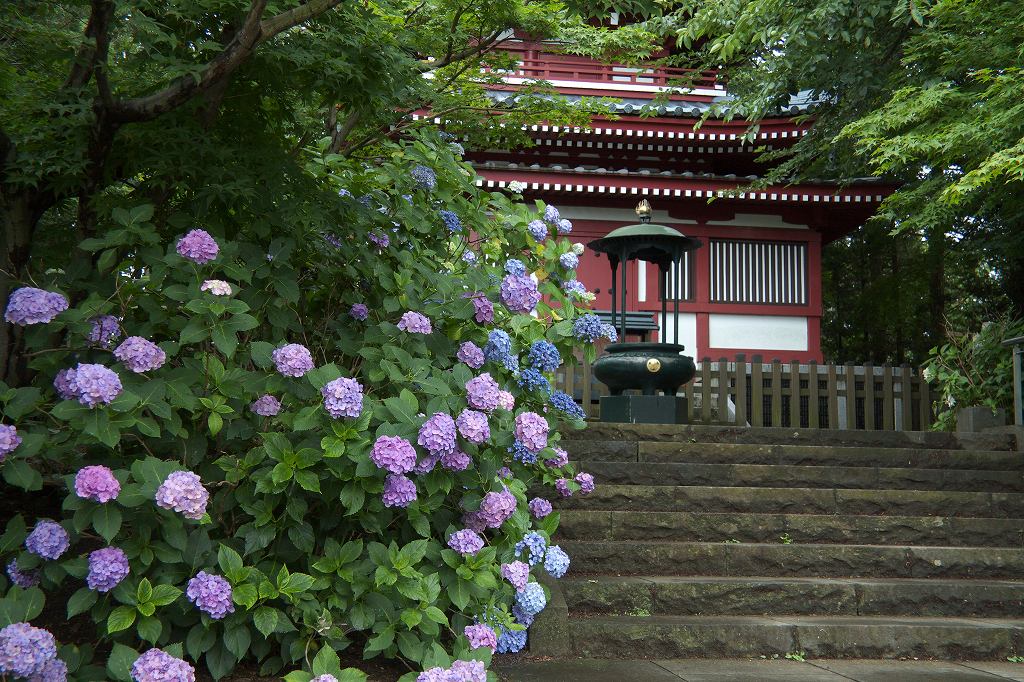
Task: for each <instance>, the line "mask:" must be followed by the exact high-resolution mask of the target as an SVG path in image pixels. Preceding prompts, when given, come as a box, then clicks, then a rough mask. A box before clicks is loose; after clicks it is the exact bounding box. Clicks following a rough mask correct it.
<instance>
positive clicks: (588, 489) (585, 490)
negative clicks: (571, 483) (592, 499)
mask: <svg viewBox="0 0 1024 682" xmlns="http://www.w3.org/2000/svg"><path fill="white" fill-rule="evenodd" d="M576 482H577V483H579V485H580V493H581V494H583V495H589V494H590V493H592V492H594V477H593V475H591V474H585V473H583V472H582V471H581V472H580V473H578V474H576Z"/></svg>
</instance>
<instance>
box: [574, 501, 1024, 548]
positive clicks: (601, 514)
mask: <svg viewBox="0 0 1024 682" xmlns="http://www.w3.org/2000/svg"><path fill="white" fill-rule="evenodd" d="M558 537H559V539H569V540H674V541H684V542H728V541H733V542H736V541H738V542H750V543H757V542H767V543H772V544H777V543H782V542H785V541H789V542H795V543H798V544H801V543H804V544H806V543H829V544H879V545H932V546H954V547H959V546H968V547H1021V546H1022V544H1024V520H1022V519H993V518H972V517H943V516H837V515H835V514H761V513H736V512H734V513H716V512H692V513H691V512H649V511H588V510H582V509H565V510H563V511H562V512H561V523H560V524H559V527H558Z"/></svg>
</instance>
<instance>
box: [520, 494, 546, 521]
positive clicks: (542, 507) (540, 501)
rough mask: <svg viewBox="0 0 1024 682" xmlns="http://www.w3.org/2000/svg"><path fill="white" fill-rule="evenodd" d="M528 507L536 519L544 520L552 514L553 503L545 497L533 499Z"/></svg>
mask: <svg viewBox="0 0 1024 682" xmlns="http://www.w3.org/2000/svg"><path fill="white" fill-rule="evenodd" d="M526 506H527V507H529V508H530V513H531V514H533V517H534V518H535V519H543V518H544V517H545V516H547V515H548V514H550V513H551V503H550V502H548V501H547V500H545V499H544V498H543V497H535V498H533V499H532V500H530V503H529V504H528V505H526Z"/></svg>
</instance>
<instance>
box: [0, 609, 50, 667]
mask: <svg viewBox="0 0 1024 682" xmlns="http://www.w3.org/2000/svg"><path fill="white" fill-rule="evenodd" d="M56 657H57V641H56V640H55V639H54V638H53V635H51V634H50V633H49V632H47V631H46V630H43V629H42V628H36V627H32V626H31V625H29V624H28V623H11V624H10V625H8V626H6V627H4V628H2V629H0V674H2V675H5V676H6V675H13V676H14V677H26V678H27V677H32V676H33V675H38V674H40V673H42V671H43V669H44V668H45V667H46V664H47V663H48V662H49V661H51V660H53V659H54V658H56Z"/></svg>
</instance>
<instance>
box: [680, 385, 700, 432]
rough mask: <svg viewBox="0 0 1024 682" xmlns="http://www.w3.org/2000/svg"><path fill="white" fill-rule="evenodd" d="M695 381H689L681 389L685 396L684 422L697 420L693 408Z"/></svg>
mask: <svg viewBox="0 0 1024 682" xmlns="http://www.w3.org/2000/svg"><path fill="white" fill-rule="evenodd" d="M695 381H696V379H690V380H689V381H687V382H686V386H684V387H683V391H684V392H685V394H686V421H687V422H692V421H693V420H694V419H696V418H697V412H696V410H694V408H693V384H694V382H695Z"/></svg>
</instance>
